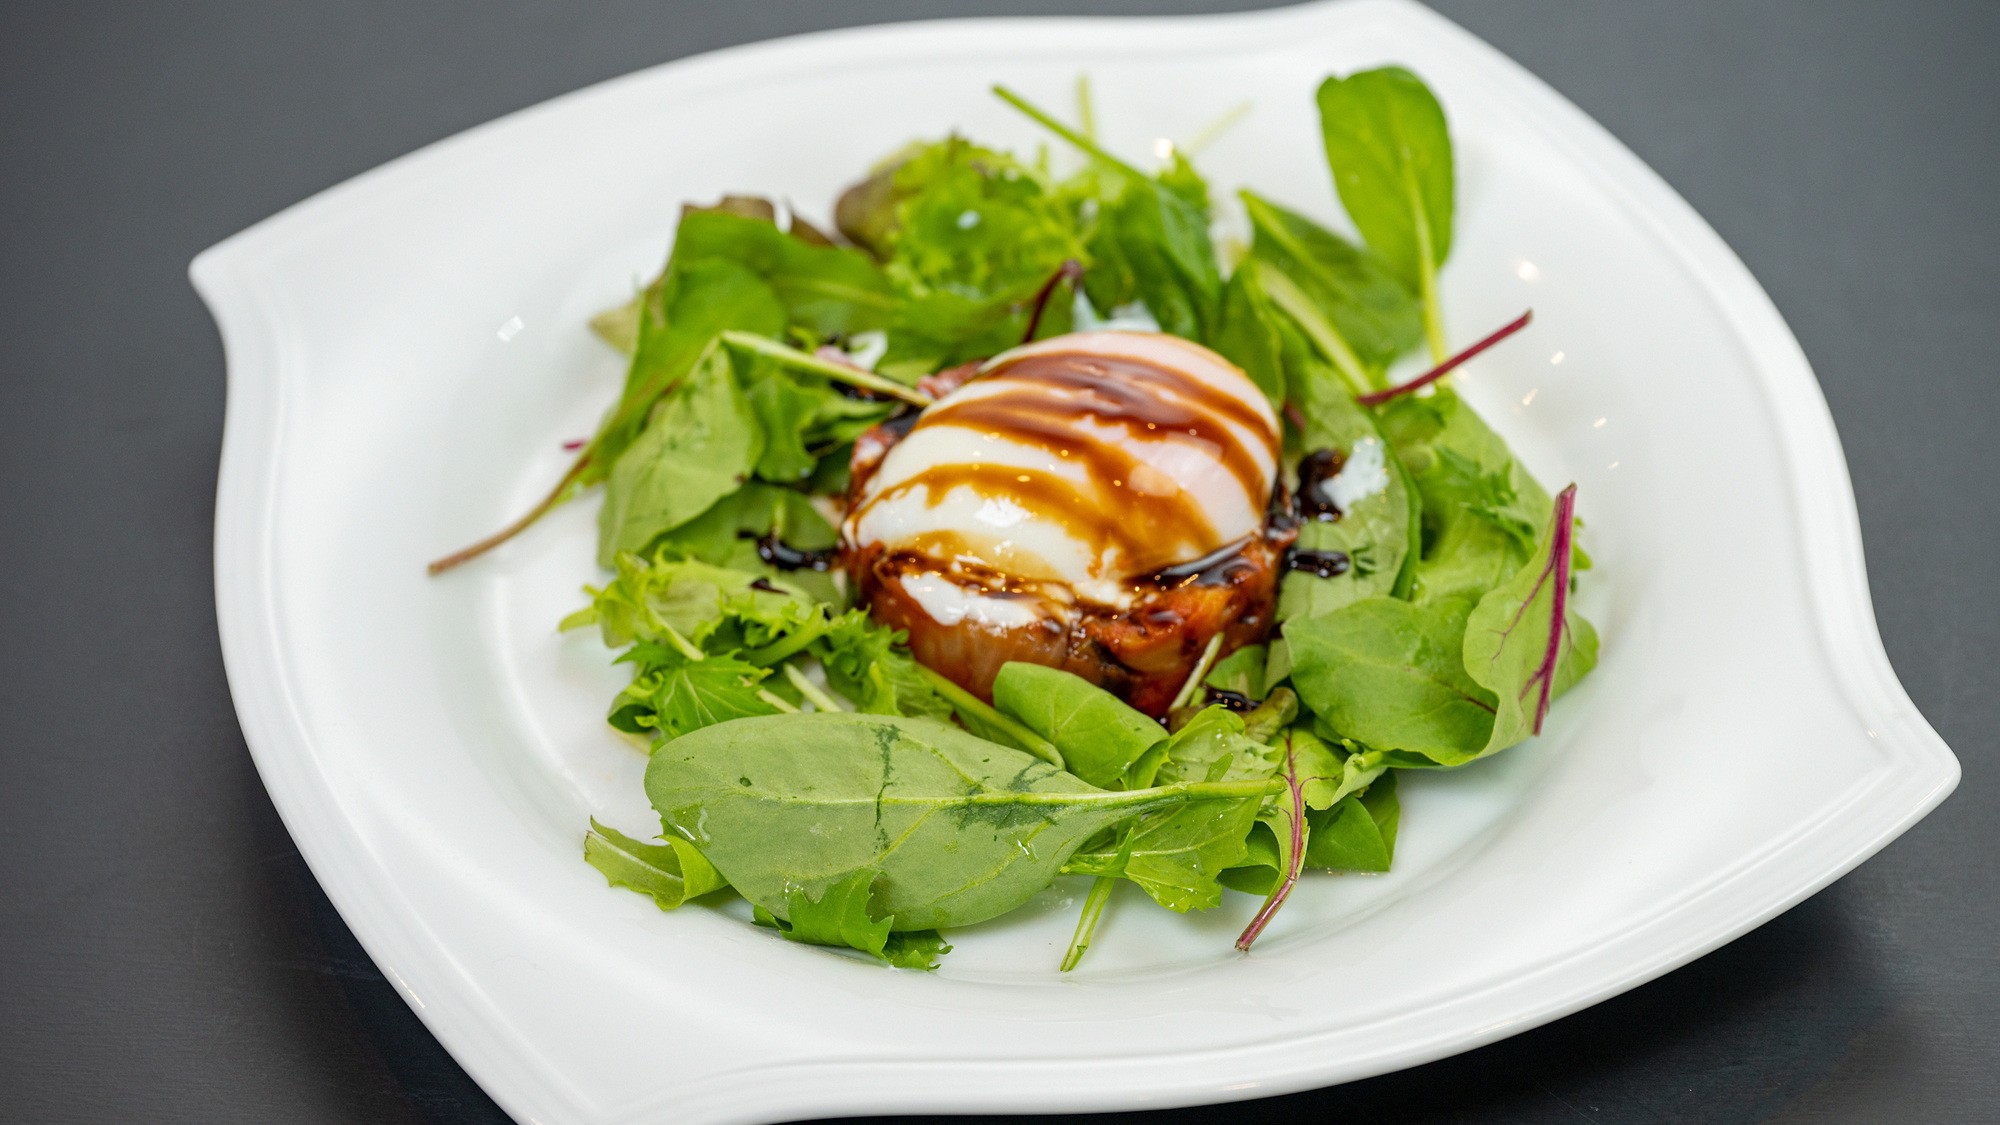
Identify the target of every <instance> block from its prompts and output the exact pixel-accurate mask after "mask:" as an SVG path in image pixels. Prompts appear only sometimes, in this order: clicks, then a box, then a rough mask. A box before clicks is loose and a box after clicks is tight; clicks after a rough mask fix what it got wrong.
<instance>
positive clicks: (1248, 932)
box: [1236, 734, 1306, 953]
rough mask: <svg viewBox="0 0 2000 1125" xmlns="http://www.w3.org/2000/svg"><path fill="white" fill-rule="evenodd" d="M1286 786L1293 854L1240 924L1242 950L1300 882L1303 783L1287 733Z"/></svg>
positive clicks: (1303, 837) (1303, 847) (1238, 942)
mask: <svg viewBox="0 0 2000 1125" xmlns="http://www.w3.org/2000/svg"><path fill="white" fill-rule="evenodd" d="M1285 787H1286V789H1288V790H1289V791H1290V793H1291V800H1292V817H1291V819H1292V854H1291V857H1290V859H1289V860H1288V861H1287V862H1286V864H1285V877H1284V878H1283V879H1281V880H1279V881H1278V885H1277V886H1275V887H1272V888H1271V893H1270V894H1269V895H1267V896H1265V898H1264V905H1263V906H1262V907H1260V908H1258V910H1257V916H1256V917H1255V918H1252V919H1250V924H1249V925H1248V926H1245V927H1243V933H1242V934H1241V935H1239V936H1238V937H1237V939H1236V948H1237V949H1239V950H1241V951H1242V952H1244V953H1248V952H1250V944H1251V943H1252V942H1254V941H1256V940H1257V937H1258V935H1259V934H1262V933H1263V932H1264V927H1266V926H1268V925H1270V924H1271V919H1273V918H1275V917H1277V915H1278V908H1279V907H1281V906H1283V905H1285V900H1286V899H1288V898H1290V897H1292V888H1293V887H1296V886H1298V885H1299V872H1300V870H1302V869H1303V868H1304V867H1305V863H1306V798H1305V784H1304V782H1302V781H1301V780H1300V779H1299V766H1298V761H1297V759H1296V758H1295V756H1294V755H1293V752H1292V736H1291V735H1290V734H1287V735H1285Z"/></svg>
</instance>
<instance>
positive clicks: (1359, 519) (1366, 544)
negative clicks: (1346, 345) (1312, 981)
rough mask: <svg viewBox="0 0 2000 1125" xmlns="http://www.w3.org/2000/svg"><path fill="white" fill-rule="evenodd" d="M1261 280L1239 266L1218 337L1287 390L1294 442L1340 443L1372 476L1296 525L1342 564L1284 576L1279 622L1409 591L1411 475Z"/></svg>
mask: <svg viewBox="0 0 2000 1125" xmlns="http://www.w3.org/2000/svg"><path fill="white" fill-rule="evenodd" d="M1267 280H1269V273H1268V269H1260V268H1259V267H1257V266H1255V265H1250V266H1246V267H1245V268H1242V269H1239V270H1237V272H1236V275H1235V276H1234V277H1232V278H1231V279H1230V287H1231V289H1230V294H1229V297H1228V299H1227V301H1226V302H1225V308H1226V309H1227V316H1226V317H1225V320H1224V329H1225V330H1224V332H1223V336H1222V338H1221V340H1219V341H1218V345H1219V346H1220V347H1221V348H1222V349H1223V354H1224V355H1226V356H1228V357H1229V358H1230V359H1232V360H1234V361H1235V362H1237V363H1238V364H1239V365H1246V364H1247V365H1248V366H1245V370H1246V371H1249V370H1253V369H1257V370H1266V369H1268V370H1269V371H1270V373H1269V374H1267V375H1265V376H1263V377H1264V378H1267V379H1275V380H1277V381H1278V382H1279V383H1280V384H1281V385H1282V386H1284V387H1285V388H1286V394H1285V398H1286V399H1287V402H1288V406H1289V409H1288V410H1287V411H1286V413H1287V414H1288V416H1289V417H1290V418H1291V420H1292V430H1293V432H1294V435H1295V437H1296V439H1297V447H1298V448H1299V449H1301V450H1303V451H1315V450H1321V449H1334V450H1337V451H1339V452H1340V453H1341V455H1342V456H1343V457H1345V458H1346V459H1347V461H1348V462H1349V463H1350V464H1351V465H1352V466H1353V474H1352V475H1353V478H1354V479H1355V480H1357V481H1358V480H1361V479H1362V478H1363V477H1366V478H1369V479H1370V480H1372V481H1374V482H1377V483H1376V484H1375V485H1374V486H1373V487H1370V488H1367V489H1363V490H1360V494H1359V495H1356V496H1353V497H1351V498H1349V499H1348V501H1347V503H1346V504H1345V505H1344V507H1343V510H1342V511H1341V512H1340V518H1339V519H1337V520H1332V521H1322V520H1308V521H1306V522H1305V523H1304V524H1302V525H1301V527H1300V529H1299V540H1298V543H1297V547H1298V549H1300V550H1303V551H1338V552H1340V553H1342V554H1344V555H1346V556H1347V558H1348V560H1349V565H1348V568H1347V570H1346V571H1345V572H1343V573H1340V574H1336V575H1333V576H1331V577H1327V578H1321V577H1318V576H1317V575H1313V574H1308V573H1305V572H1302V571H1294V572H1291V573H1289V574H1287V575H1285V577H1284V579H1283V580H1282V582H1281V584H1280V586H1279V600H1278V614H1277V615H1278V620H1279V621H1281V622H1282V621H1285V620H1288V619H1290V618H1293V617H1313V616H1317V615H1319V614H1323V613H1331V612H1332V611H1334V610H1336V609H1339V608H1340V607H1341V606H1344V605H1347V604H1348V603H1350V602H1353V601H1357V600H1359V599H1361V598H1366V597H1373V596H1375V595H1378V594H1392V593H1393V594H1401V593H1404V592H1406V591H1407V590H1408V589H1409V586H1410V583H1411V581H1412V580H1413V578H1414V574H1415V561H1416V555H1417V550H1418V547H1419V540H1418V526H1419V524H1418V519H1419V514H1420V506H1419V502H1418V499H1417V493H1416V490H1415V488H1414V487H1413V485H1412V483H1411V481H1410V478H1409V474H1408V473H1407V472H1406V471H1405V470H1404V468H1403V466H1402V463H1401V460H1400V458H1398V457H1397V456H1396V455H1395V452H1394V451H1393V450H1391V449H1389V448H1388V447H1387V446H1386V444H1385V439H1384V438H1383V436H1382V434H1381V433H1380V431H1378V430H1377V429H1376V426H1375V421H1374V419H1373V417H1372V416H1371V415H1370V413H1369V411H1368V410H1366V409H1365V408H1363V407H1362V406H1360V405H1359V404H1358V403H1356V402H1355V401H1354V399H1353V397H1352V395H1351V394H1350V392H1349V388H1348V386H1347V385H1346V383H1345V382H1344V381H1343V380H1342V378H1341V377H1340V376H1339V375H1338V374H1337V373H1336V372H1335V370H1334V369H1333V367H1332V366H1331V365H1330V363H1329V361H1328V360H1327V359H1326V358H1325V357H1324V356H1323V354H1322V353H1321V351H1320V350H1319V349H1318V348H1316V347H1315V346H1314V345H1313V344H1312V343H1311V341H1310V339H1309V337H1308V335H1307V334H1306V333H1305V331H1304V330H1303V328H1302V327H1301V325H1300V324H1299V323H1298V321H1297V320H1296V318H1294V317H1293V316H1292V315H1291V314H1290V313H1288V312H1286V311H1283V310H1282V309H1281V308H1280V307H1279V306H1278V305H1277V304H1276V303H1275V302H1273V301H1272V300H1271V298H1270V295H1269V293H1268V292H1267V291H1266V290H1265V287H1264V283H1265V281H1267Z"/></svg>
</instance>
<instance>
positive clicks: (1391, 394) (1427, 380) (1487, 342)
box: [1354, 309, 1535, 406]
mask: <svg viewBox="0 0 2000 1125" xmlns="http://www.w3.org/2000/svg"><path fill="white" fill-rule="evenodd" d="M1534 317H1535V310H1533V309H1529V310H1528V311H1527V312H1524V313H1522V314H1521V315H1520V316H1517V317H1515V318H1514V319H1513V320H1510V321H1508V322H1507V324H1506V325H1505V326H1503V327H1501V328H1499V329H1498V330H1496V331H1495V332H1493V333H1492V334H1491V335H1489V336H1487V337H1486V338H1485V339H1483V340H1481V341H1479V342H1478V343H1476V344H1474V345H1472V346H1471V347H1469V348H1467V349H1465V350H1464V351H1462V352H1460V353H1458V354H1457V355H1455V356H1452V357H1451V358H1450V359H1447V360H1445V361H1444V362H1443V363H1440V364H1438V365H1437V366H1436V367H1433V368H1431V369H1430V370H1429V371H1426V372H1424V373H1423V374H1422V375H1419V376H1417V377H1416V378H1414V379H1412V380H1410V381H1409V382H1407V383H1398V384H1396V385H1395V386H1393V387H1390V388H1388V389H1387V390H1380V391H1370V392H1369V393H1367V394H1365V395H1358V396H1356V397H1355V400H1354V401H1356V402H1358V403H1360V404H1361V405H1363V406H1380V405H1382V404H1383V403H1385V402H1388V401H1389V400H1390V399H1392V398H1395V397H1396V396H1397V395H1406V394H1409V393H1410V392H1411V391H1414V390H1416V389H1417V388H1418V387H1423V386H1428V385H1429V384H1431V383H1435V382H1437V381H1438V380H1439V379H1442V378H1444V377H1445V376H1446V375H1449V374H1451V373H1452V371H1453V370H1454V369H1455V368H1457V367H1458V366H1459V365H1460V364H1462V363H1464V362H1465V361H1466V360H1469V359H1471V358H1472V357H1473V356H1476V355H1478V354H1479V353H1480V352H1483V351H1485V350H1486V349H1487V348H1490V347H1492V346H1493V345H1495V344H1497V343H1499V342H1500V341H1502V340H1505V339H1506V338H1507V337H1509V336H1512V335H1513V334H1514V333H1516V332H1519V331H1520V330H1521V329H1523V328H1526V327H1527V326H1528V322H1529V321H1530V320H1533V319H1534Z"/></svg>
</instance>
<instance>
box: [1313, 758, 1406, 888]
mask: <svg viewBox="0 0 2000 1125" xmlns="http://www.w3.org/2000/svg"><path fill="white" fill-rule="evenodd" d="M1402 809H1403V806H1402V804H1401V803H1400V802H1399V801H1398V800H1397V799H1396V775H1395V774H1394V773H1393V772H1391V773H1385V774H1383V775H1382V776H1381V778H1380V779H1378V780H1377V781H1376V782H1375V783H1374V784H1372V785H1370V786H1368V789H1367V791H1366V792H1363V793H1356V794H1353V795H1351V796H1348V797H1344V798H1342V799H1341V801H1340V803H1339V804H1337V805H1335V806H1333V807H1332V808H1330V809H1327V810H1326V811H1325V812H1321V813H1314V814H1312V815H1310V816H1308V817H1307V821H1308V823H1310V824H1311V825H1312V832H1311V834H1310V835H1309V836H1308V838H1307V839H1308V843H1307V844H1306V866H1308V867H1319V868H1324V869H1326V870H1329V871H1387V870H1389V864H1390V861H1392V860H1393V859H1394V858H1395V856H1396V825H1397V823H1398V822H1399V821H1400V820H1401V819H1402V815H1403V812H1402Z"/></svg>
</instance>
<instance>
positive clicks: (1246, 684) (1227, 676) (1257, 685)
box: [1202, 645, 1269, 699]
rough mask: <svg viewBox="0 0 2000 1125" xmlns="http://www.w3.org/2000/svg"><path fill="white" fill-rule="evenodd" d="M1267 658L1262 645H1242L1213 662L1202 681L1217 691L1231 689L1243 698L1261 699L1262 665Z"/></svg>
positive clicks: (1266, 652) (1267, 655)
mask: <svg viewBox="0 0 2000 1125" xmlns="http://www.w3.org/2000/svg"><path fill="white" fill-rule="evenodd" d="M1268 659H1269V654H1268V651H1267V650H1266V649H1265V647H1264V646H1263V645H1244V646H1243V647H1242V648H1239V649H1237V650H1236V651H1235V652H1232V653H1230V654H1229V655H1228V656H1225V657H1223V658H1222V659H1221V660H1218V661H1216V662H1215V667H1214V668H1211V669H1209V673H1208V678H1207V679H1205V680H1203V681H1202V683H1204V684H1207V685H1208V686H1209V687H1212V688H1214V689H1216V690H1217V691H1233V692H1235V693H1236V694H1238V695H1240V696H1242V697H1243V698H1245V699H1262V698H1264V694H1265V685H1264V667H1265V663H1266V661H1267V660H1268Z"/></svg>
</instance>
